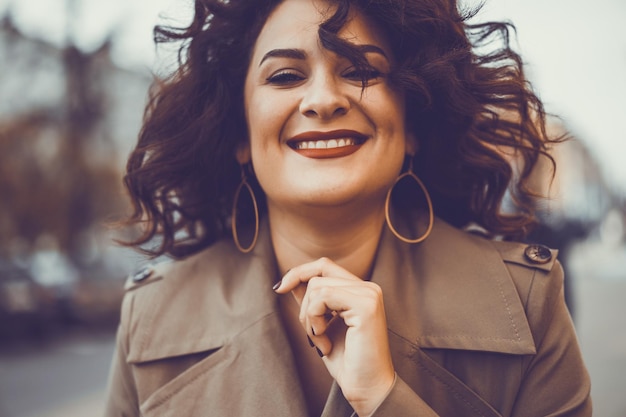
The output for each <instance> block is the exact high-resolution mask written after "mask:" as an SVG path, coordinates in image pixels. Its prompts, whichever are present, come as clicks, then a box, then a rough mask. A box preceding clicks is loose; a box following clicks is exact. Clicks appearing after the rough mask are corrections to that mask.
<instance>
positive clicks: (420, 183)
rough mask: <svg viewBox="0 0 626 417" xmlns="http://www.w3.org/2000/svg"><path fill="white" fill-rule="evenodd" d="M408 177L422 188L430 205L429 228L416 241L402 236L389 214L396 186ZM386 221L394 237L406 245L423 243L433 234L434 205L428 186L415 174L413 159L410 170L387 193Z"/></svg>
mask: <svg viewBox="0 0 626 417" xmlns="http://www.w3.org/2000/svg"><path fill="white" fill-rule="evenodd" d="M406 177H410V178H412V179H413V180H414V181H415V182H416V183H417V185H419V186H420V188H421V189H422V192H423V193H424V197H425V198H426V203H427V204H428V228H427V229H426V232H425V233H424V234H423V235H422V236H420V237H418V238H416V239H410V238H408V237H404V236H402V235H401V234H400V233H399V232H398V231H397V230H396V228H395V227H394V226H393V224H392V223H391V215H390V214H389V208H390V206H391V194H392V193H393V189H394V188H395V187H396V185H398V183H399V182H400V181H402V180H403V179H404V178H406ZM385 221H386V222H387V226H388V227H389V230H391V232H392V233H393V234H394V236H395V237H397V238H398V239H400V240H401V241H403V242H405V243H420V242H423V241H424V240H426V238H427V237H428V236H429V235H430V232H432V230H433V224H434V223H435V214H434V211H433V203H432V201H431V199H430V194H428V190H427V189H426V186H425V185H424V183H423V182H422V181H421V180H420V179H419V178H418V177H417V175H415V174H414V173H413V159H412V158H411V159H410V162H409V170H408V171H407V172H405V173H404V174H400V175H399V176H398V178H396V181H395V182H394V183H393V185H392V186H391V188H390V189H389V191H388V192H387V198H386V199H385Z"/></svg>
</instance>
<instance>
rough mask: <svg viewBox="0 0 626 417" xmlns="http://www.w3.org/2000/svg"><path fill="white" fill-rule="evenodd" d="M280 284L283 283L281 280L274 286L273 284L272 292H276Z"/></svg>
mask: <svg viewBox="0 0 626 417" xmlns="http://www.w3.org/2000/svg"><path fill="white" fill-rule="evenodd" d="M282 283H283V280H282V279H281V280H279V281H278V282H277V283H276V284H274V286H273V287H272V289H273V290H274V291H276V290H277V289H278V288H279V287H280V284H282Z"/></svg>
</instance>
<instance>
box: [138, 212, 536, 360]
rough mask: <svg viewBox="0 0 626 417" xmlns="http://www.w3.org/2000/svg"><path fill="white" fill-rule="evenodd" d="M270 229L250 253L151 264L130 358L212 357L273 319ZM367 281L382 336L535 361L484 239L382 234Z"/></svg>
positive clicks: (508, 282)
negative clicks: (373, 287)
mask: <svg viewBox="0 0 626 417" xmlns="http://www.w3.org/2000/svg"><path fill="white" fill-rule="evenodd" d="M268 229H269V228H268V225H267V222H264V223H263V225H262V227H261V230H260V237H259V241H258V242H257V245H256V247H255V249H254V251H253V252H252V253H251V254H248V255H241V254H240V253H239V252H238V251H237V249H236V248H235V247H234V245H233V244H232V243H231V242H230V241H223V242H220V243H218V244H216V245H214V246H213V247H211V248H209V249H208V250H205V251H203V252H201V253H199V254H197V255H195V256H193V257H190V258H188V259H187V260H185V261H182V262H176V263H169V264H165V265H160V266H158V267H157V271H156V274H154V279H153V280H152V281H156V282H158V285H149V284H146V285H144V286H145V287H146V288H145V289H140V291H137V294H136V295H137V297H138V299H139V300H142V299H143V300H146V301H137V302H136V303H137V304H140V305H141V306H142V310H143V311H142V313H141V314H134V315H133V318H132V319H131V326H132V328H133V329H135V330H136V331H133V332H131V334H133V335H134V336H133V337H136V338H137V340H135V341H134V343H132V344H131V345H130V346H131V350H130V352H129V360H130V361H131V362H143V361H149V360H155V359H160V358H165V357H170V356H179V355H185V354H189V353H195V352H200V351H205V350H210V349H216V348H219V347H221V346H224V345H225V344H228V343H229V341H230V340H232V339H233V338H234V337H235V336H236V335H238V334H240V333H241V332H243V331H245V329H246V328H248V327H249V326H251V325H252V324H254V323H255V322H257V321H258V320H261V319H264V318H267V317H271V316H277V315H278V313H277V304H276V296H275V294H274V293H273V291H272V289H271V287H272V285H273V283H274V282H276V281H277V280H278V279H279V277H278V273H277V268H276V264H275V257H274V253H273V250H272V245H271V241H270V237H269V236H270V234H269V230H268ZM161 277H163V278H162V279H161ZM149 281H150V280H149ZM372 281H374V282H376V283H378V284H379V285H380V286H381V288H382V289H383V294H384V297H385V306H386V311H387V320H388V323H389V330H390V331H391V332H393V333H395V334H396V335H397V336H399V337H400V338H402V339H404V340H406V341H408V342H410V343H412V344H414V345H416V346H417V347H420V348H433V349H462V350H476V351H489V352H500V353H509V354H533V353H535V345H534V341H533V338H532V335H531V331H530V327H529V324H528V322H527V319H526V315H525V313H524V308H523V306H522V303H521V301H520V298H519V296H518V293H517V291H516V288H515V285H514V283H513V281H512V279H511V278H510V275H509V272H508V270H507V267H506V265H505V263H504V261H503V260H502V257H501V255H500V252H499V251H498V250H497V248H496V247H494V245H493V243H492V242H490V241H488V240H486V239H482V238H479V237H476V236H473V235H470V234H468V233H465V232H462V231H459V230H458V229H455V228H453V227H452V226H449V225H448V224H446V223H445V222H443V221H441V220H436V221H435V225H434V227H433V231H432V233H431V235H430V236H429V237H428V239H426V240H425V241H424V242H423V243H420V244H416V245H410V244H406V243H402V242H400V241H399V240H397V239H396V238H395V237H394V236H393V234H392V233H391V232H390V231H389V230H388V229H387V228H385V230H384V232H383V235H382V238H381V242H380V245H379V249H378V254H377V258H376V260H375V264H374V268H373V273H372ZM131 291H134V290H133V289H131ZM189 318H192V319H191V320H189ZM274 319H277V317H276V318H274ZM198 323H202V325H199V324H198ZM173 335H175V337H173Z"/></svg>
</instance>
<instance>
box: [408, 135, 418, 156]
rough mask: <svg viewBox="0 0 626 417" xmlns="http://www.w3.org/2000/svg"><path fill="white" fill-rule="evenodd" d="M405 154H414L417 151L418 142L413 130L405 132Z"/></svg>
mask: <svg viewBox="0 0 626 417" xmlns="http://www.w3.org/2000/svg"><path fill="white" fill-rule="evenodd" d="M405 137H406V139H405V140H406V151H405V153H406V154H409V155H415V154H416V153H417V151H419V148H420V144H419V141H418V140H417V137H416V136H415V134H414V133H413V132H407V133H406V136H405Z"/></svg>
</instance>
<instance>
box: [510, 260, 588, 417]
mask: <svg viewBox="0 0 626 417" xmlns="http://www.w3.org/2000/svg"><path fill="white" fill-rule="evenodd" d="M526 304H527V308H526V311H527V314H528V317H529V322H531V323H535V325H534V326H533V333H534V334H533V336H534V338H535V344H536V347H537V354H536V355H532V356H529V357H528V358H527V359H526V361H525V366H524V369H525V375H524V378H523V380H522V386H521V388H520V390H519V392H518V395H517V399H516V401H515V406H514V409H513V412H512V413H511V414H512V416H513V417H531V416H545V417H590V416H591V397H590V390H591V383H590V379H589V375H588V373H587V369H586V367H585V364H584V362H583V359H582V354H581V351H580V347H579V344H578V340H577V337H576V332H575V330H574V325H573V322H572V320H571V316H570V314H569V311H568V309H567V306H566V305H565V298H564V290H563V269H562V268H561V266H560V264H559V263H558V262H557V263H556V264H555V266H554V267H553V268H552V270H551V271H550V273H548V274H542V273H540V272H536V273H535V276H534V278H533V280H532V287H531V290H530V292H529V294H528V299H527V300H526Z"/></svg>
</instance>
